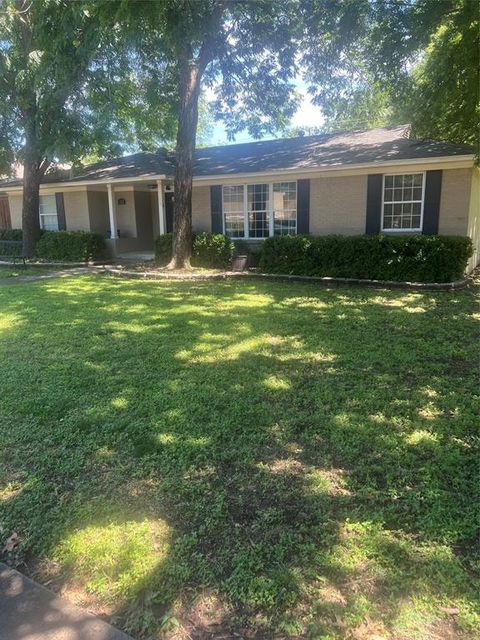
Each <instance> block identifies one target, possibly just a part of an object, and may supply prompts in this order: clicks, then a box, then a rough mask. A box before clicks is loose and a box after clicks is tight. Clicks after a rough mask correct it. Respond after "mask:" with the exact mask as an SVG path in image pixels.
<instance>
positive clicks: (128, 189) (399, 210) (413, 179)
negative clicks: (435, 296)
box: [0, 126, 480, 269]
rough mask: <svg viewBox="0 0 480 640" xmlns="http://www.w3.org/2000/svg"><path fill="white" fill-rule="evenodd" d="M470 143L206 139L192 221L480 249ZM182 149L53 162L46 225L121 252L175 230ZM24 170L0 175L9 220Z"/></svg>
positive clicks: (44, 203) (478, 181) (45, 194)
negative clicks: (435, 237) (450, 238)
mask: <svg viewBox="0 0 480 640" xmlns="http://www.w3.org/2000/svg"><path fill="white" fill-rule="evenodd" d="M474 161H475V156H474V150H473V148H472V147H469V146H465V145H457V144H448V143H443V142H434V141H430V140H415V139H412V138H410V137H409V127H408V126H399V127H391V128H384V129H372V130H369V131H358V132H351V133H341V134H330V135H316V136H306V137H298V138H286V139H276V140H267V141H261V142H249V143H245V144H232V145H226V146H216V147H205V148H199V149H197V151H196V154H195V167H194V178H193V229H194V231H197V232H201V231H208V232H210V231H213V232H222V233H225V234H227V235H229V236H231V237H232V238H237V239H239V238H241V239H245V240H248V241H251V242H259V241H261V240H262V239H264V238H266V237H268V236H271V235H274V234H297V233H311V234H314V235H323V234H363V233H367V234H372V233H375V234H376V233H424V234H436V233H439V234H448V235H463V236H466V235H468V236H470V237H471V238H472V240H473V242H474V245H475V254H474V257H473V258H472V260H471V262H470V265H469V268H470V269H471V268H473V267H474V266H475V265H476V264H478V262H479V256H480V172H479V170H478V168H477V167H476V166H475V162H474ZM173 175H174V156H173V155H172V153H171V152H169V151H167V150H165V149H162V150H159V151H158V152H156V153H136V154H133V155H129V156H125V157H122V158H118V159H116V160H107V161H105V162H99V163H96V164H92V165H89V166H86V167H84V168H83V169H82V170H81V171H79V172H78V173H77V174H76V175H72V174H69V173H68V172H63V173H52V174H48V175H46V176H45V178H44V180H43V182H42V185H41V187H40V194H41V195H40V211H39V216H40V224H41V227H42V228H43V229H52V230H56V229H68V230H85V231H96V232H99V233H101V234H104V235H105V236H106V237H107V238H108V239H109V240H108V242H109V243H110V244H111V247H112V251H113V253H114V254H117V255H118V254H124V253H126V252H139V251H151V250H153V243H154V239H155V238H156V237H157V236H158V235H159V234H162V233H165V232H169V231H171V230H172V220H173V198H174V197H175V194H174V191H173ZM21 209H22V184H21V181H19V180H17V181H3V182H0V226H2V225H3V226H11V227H13V228H20V227H21Z"/></svg>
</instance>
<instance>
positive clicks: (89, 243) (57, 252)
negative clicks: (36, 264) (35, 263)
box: [37, 231, 106, 262]
mask: <svg viewBox="0 0 480 640" xmlns="http://www.w3.org/2000/svg"><path fill="white" fill-rule="evenodd" d="M105 255H106V244H105V240H104V238H103V237H102V236H101V235H100V234H99V233H90V232H88V231H45V232H44V233H43V234H42V237H41V238H40V240H39V241H38V242H37V257H38V258H42V259H44V260H55V261H58V262H63V261H65V262H86V261H87V260H98V259H100V258H104V257H105Z"/></svg>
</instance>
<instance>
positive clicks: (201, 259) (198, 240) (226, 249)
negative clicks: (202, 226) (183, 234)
mask: <svg viewBox="0 0 480 640" xmlns="http://www.w3.org/2000/svg"><path fill="white" fill-rule="evenodd" d="M234 249H235V246H234V244H233V242H232V240H231V239H230V238H229V237H227V236H224V235H222V234H221V233H200V234H199V235H198V236H197V235H196V236H194V238H193V248H192V265H193V266H195V267H211V268H213V269H225V268H226V267H229V266H230V265H231V263H232V258H233V251H234Z"/></svg>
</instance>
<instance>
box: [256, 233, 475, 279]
mask: <svg viewBox="0 0 480 640" xmlns="http://www.w3.org/2000/svg"><path fill="white" fill-rule="evenodd" d="M471 255H472V242H471V240H470V238H467V237H463V236H424V235H401V236H393V235H378V236H374V235H372V236H367V235H363V236H318V237H312V236H275V237H273V238H267V239H266V240H265V242H264V243H263V248H262V253H261V256H260V268H261V269H262V271H264V272H265V273H285V274H294V275H302V276H319V277H324V276H330V277H336V278H362V279H371V280H393V281H397V282H404V281H409V282H451V281H453V280H458V279H459V278H462V277H463V275H464V273H465V268H466V266H467V262H468V259H469V257H470V256H471Z"/></svg>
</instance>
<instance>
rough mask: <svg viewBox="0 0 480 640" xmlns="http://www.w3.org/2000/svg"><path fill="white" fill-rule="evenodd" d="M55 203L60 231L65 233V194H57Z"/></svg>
mask: <svg viewBox="0 0 480 640" xmlns="http://www.w3.org/2000/svg"><path fill="white" fill-rule="evenodd" d="M55 201H56V203H57V220H58V230H59V231H65V230H66V229H67V221H66V219H65V202H64V200H63V193H56V194H55Z"/></svg>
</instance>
